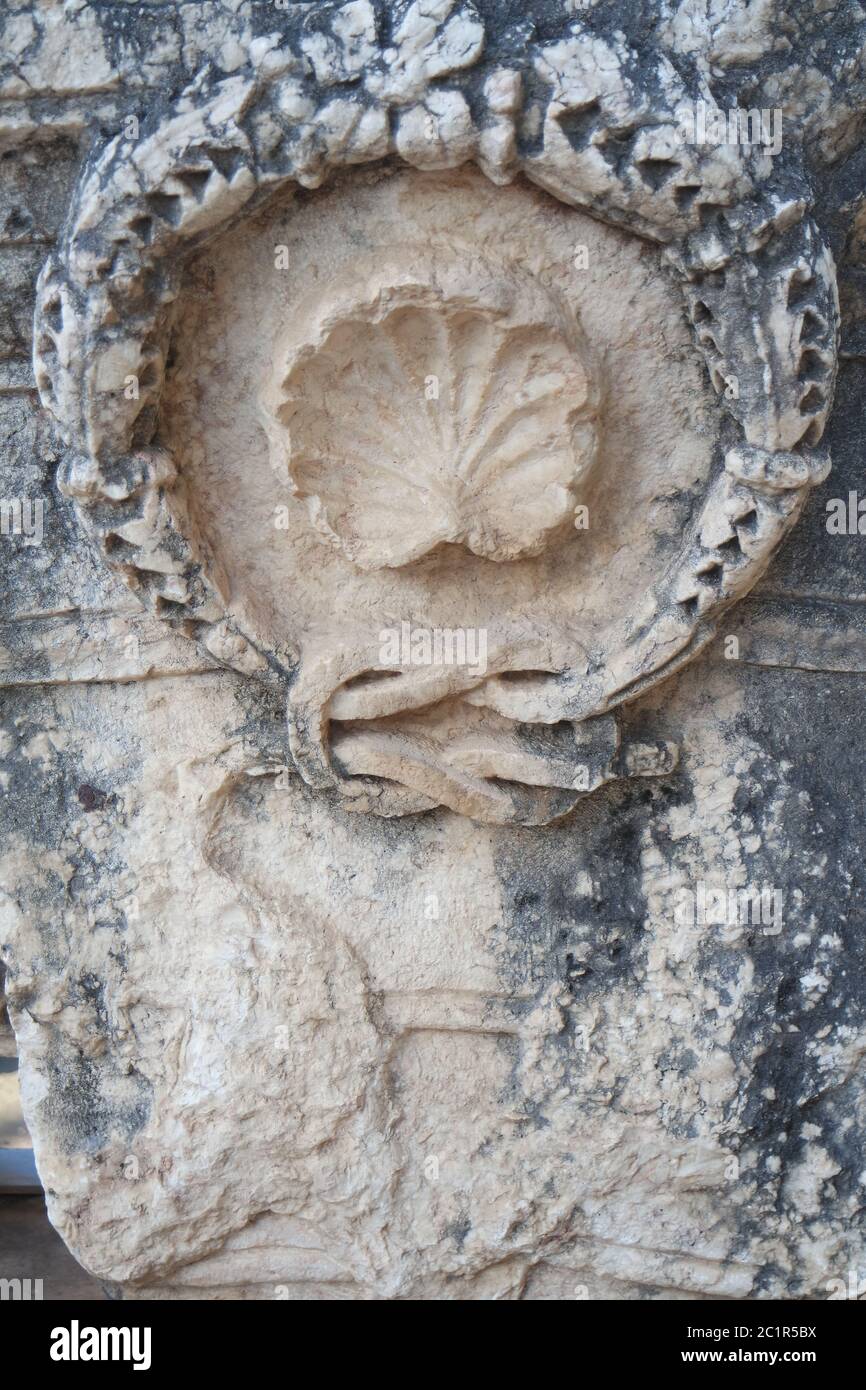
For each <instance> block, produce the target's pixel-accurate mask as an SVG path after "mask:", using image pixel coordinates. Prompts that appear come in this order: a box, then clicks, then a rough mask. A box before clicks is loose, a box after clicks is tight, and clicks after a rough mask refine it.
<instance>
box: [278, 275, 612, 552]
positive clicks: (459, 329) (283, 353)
mask: <svg viewBox="0 0 866 1390" xmlns="http://www.w3.org/2000/svg"><path fill="white" fill-rule="evenodd" d="M262 407H263V416H264V420H265V425H266V428H267V430H268V435H269V439H270V445H271V462H272V465H273V466H274V468H275V470H276V471H277V472H279V473H282V474H283V475H284V476H285V475H286V474H287V475H288V479H289V481H290V483H291V486H292V490H293V492H294V493H295V495H296V496H298V497H302V498H305V499H306V501H307V507H308V511H309V515H310V518H311V520H312V522H313V524H314V526H315V527H316V528H317V530H318V531H319V532H320V533H321V534H322V535H323V536H325V537H326V538H327V539H328V540H329V541H330V542H331V543H332V544H334V545H336V546H338V547H339V548H340V549H341V550H342V551H343V552H344V553H345V554H346V555H347V556H348V557H349V559H350V560H351V561H352V562H353V563H354V564H355V565H356V566H357V567H358V568H360V569H363V570H371V569H379V568H382V567H397V566H400V565H405V564H408V563H410V562H411V561H413V560H417V559H419V558H420V557H421V556H423V555H425V554H427V553H428V552H429V551H431V550H432V549H434V547H436V546H439V545H442V544H443V543H446V542H447V543H450V544H462V545H464V546H466V547H467V548H468V549H469V550H471V551H473V552H474V553H475V554H476V555H480V556H484V557H485V558H487V559H489V560H513V559H516V558H518V557H520V556H528V555H536V554H538V553H539V552H540V551H541V550H542V549H543V548H544V546H545V545H546V543H547V541H548V539H549V537H550V536H551V535H552V534H553V533H555V532H558V531H560V530H563V529H564V528H566V527H568V526H570V525H572V524H573V519H574V508H575V505H576V502H577V500H578V499H577V495H576V488H577V485H578V484H579V483H580V482H581V480H582V479H584V478H585V476H586V474H587V472H588V470H589V469H590V467H591V466H592V463H593V460H594V457H595V454H596V446H597V419H598V411H599V385H598V375H597V372H596V371H595V369H594V368H593V366H592V363H591V354H590V351H589V348H588V345H587V344H586V342H585V340H584V338H583V335H582V333H581V330H580V327H579V324H578V323H577V321H576V318H575V316H574V313H573V311H571V310H569V309H568V308H567V306H566V305H565V304H564V303H561V302H560V301H558V300H557V299H556V298H554V296H553V295H552V294H551V293H550V292H548V291H547V290H546V289H545V288H544V287H543V286H542V285H540V284H539V283H538V282H536V281H533V280H531V279H530V278H529V277H527V276H524V275H522V274H520V273H518V272H516V271H512V270H511V269H510V268H505V267H500V266H493V265H491V264H490V263H489V262H487V261H481V260H480V259H479V258H477V257H472V258H467V259H466V260H463V261H456V260H454V259H449V258H445V257H442V256H439V257H436V256H434V255H430V254H429V253H428V252H426V251H425V250H423V249H420V250H419V251H418V253H417V254H415V255H411V254H408V253H407V254H406V255H404V256H403V257H401V258H391V259H389V261H388V263H387V264H385V265H382V264H381V263H380V264H379V265H378V267H377V268H376V269H374V270H371V271H370V272H369V273H367V274H365V275H359V274H358V273H357V271H356V273H355V275H354V277H353V280H352V282H351V283H346V282H345V281H344V282H343V283H342V284H337V285H331V286H330V287H329V288H328V290H327V291H326V292H325V293H324V294H321V295H320V296H318V297H317V299H316V300H315V301H314V302H312V303H310V302H308V304H307V306H306V307H305V310H304V311H303V312H302V313H301V315H300V316H299V319H298V321H297V322H296V324H295V326H294V328H293V331H292V334H291V335H290V337H289V339H288V341H286V342H284V343H283V344H282V346H281V350H280V352H279V354H278V365H277V372H276V375H275V379H274V380H273V381H272V382H271V383H270V384H269V386H268V388H267V389H266V391H265V393H264V395H263V398H262Z"/></svg>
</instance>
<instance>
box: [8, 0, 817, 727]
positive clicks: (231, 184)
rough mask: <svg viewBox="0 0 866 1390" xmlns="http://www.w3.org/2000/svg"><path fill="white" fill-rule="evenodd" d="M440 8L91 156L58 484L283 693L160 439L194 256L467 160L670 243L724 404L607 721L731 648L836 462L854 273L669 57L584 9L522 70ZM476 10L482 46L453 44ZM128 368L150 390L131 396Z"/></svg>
mask: <svg viewBox="0 0 866 1390" xmlns="http://www.w3.org/2000/svg"><path fill="white" fill-rule="evenodd" d="M356 8H357V7H356ZM410 8H411V7H410ZM415 8H417V7H415ZM439 12H441V15H440V14H439ZM337 13H338V15H339V13H341V12H339V11H338V12H337ZM431 15H433V19H431V20H430V23H429V24H428V25H427V28H426V29H425V30H424V35H426V40H425V43H420V42H419V41H418V40H417V36H415V38H414V39H413V36H412V35H411V34H409V36H408V38H407V39H406V40H405V42H404V44H403V48H405V49H406V54H403V51H402V49H401V50H400V51H399V52H397V51H395V50H394V49H393V48H389V49H387V50H385V49H383V47H382V46H381V45H380V44H379V42H378V40H377V38H376V33H375V27H372V28H371V29H370V31H369V32H368V33H366V34H363V35H362V40H363V41H361V40H358V38H357V35H356V36H355V37H354V39H353V42H352V45H350V47H349V48H347V47H346V46H345V44H344V45H343V47H342V48H341V47H340V44H339V42H338V41H337V37H334V40H333V44H332V51H327V52H325V53H324V55H323V52H313V53H312V55H311V52H310V50H309V46H308V45H305V43H304V42H299V41H298V40H297V39H293V40H291V41H286V42H285V46H283V47H281V46H280V41H281V36H279V35H273V36H270V37H269V38H266V39H258V40H256V41H254V43H253V44H252V46H251V50H250V61H249V64H248V66H247V67H246V68H245V69H244V70H242V71H240V72H238V73H236V74H234V75H233V76H231V77H229V78H223V79H218V78H216V77H215V76H214V75H212V74H211V73H209V72H207V71H206V72H204V73H202V74H201V75H200V76H199V78H198V79H197V80H196V81H195V83H193V84H192V86H191V87H190V88H188V89H187V90H186V91H184V92H183V93H182V94H181V96H180V97H179V98H178V100H177V101H176V102H175V104H174V106H173V107H172V108H170V110H169V111H168V112H167V113H166V114H165V115H164V117H163V118H159V116H157V117H156V118H155V120H154V125H153V128H152V129H144V130H143V131H142V132H141V134H140V135H139V137H138V139H128V138H126V137H125V136H124V135H118V136H117V137H116V138H115V139H113V140H112V141H110V142H109V143H108V144H107V145H106V146H104V148H102V149H101V150H99V151H98V152H97V154H96V156H95V158H93V159H92V160H91V161H90V162H89V163H88V165H87V166H86V167H85V169H84V171H83V173H82V176H81V178H80V180H79V183H78V187H77V189H76V192H75V195H74V199H73V202H72V206H71V210H70V215H69V218H68V220H67V223H66V226H65V229H64V233H63V235H62V237H61V239H60V241H59V244H58V246H57V248H56V250H55V252H54V253H53V254H52V256H51V257H50V258H49V260H48V262H47V263H46V265H45V266H44V268H43V270H42V273H41V275H40V278H39V284H38V288H37V306H36V316H35V335H34V359H35V367H36V379H37V385H38V389H39V392H40V397H41V400H42V402H43V405H44V406H45V407H46V409H47V410H48V411H50V413H51V414H52V416H53V417H54V419H55V420H56V422H57V424H58V426H59V429H60V432H61V434H62V436H63V438H64V440H65V442H66V444H67V445H68V449H69V452H68V454H67V456H66V457H65V460H64V463H63V465H62V471H61V486H62V488H63V490H64V491H65V492H66V493H67V494H69V495H70V496H71V497H73V498H74V499H75V502H76V505H77V509H78V511H79V514H80V516H81V518H82V520H83V522H84V523H85V525H86V526H87V527H88V529H89V530H90V532H91V533H92V534H93V535H94V537H95V539H96V541H97V544H98V546H99V548H100V549H101V551H102V554H103V555H104V557H105V559H106V560H107V562H108V563H109V564H110V565H111V566H113V567H114V568H116V569H117V570H119V571H120V572H121V573H122V574H123V576H124V577H125V579H126V580H127V582H128V583H130V584H131V585H132V586H133V588H134V589H135V590H136V592H137V593H138V594H139V596H140V597H141V598H142V599H143V600H145V601H146V602H149V604H150V605H151V606H152V607H153V608H154V610H155V611H156V612H157V614H159V615H160V616H161V617H163V618H165V619H166V620H168V621H172V622H175V623H177V624H178V625H179V627H180V628H181V630H182V631H183V632H184V633H185V634H186V635H188V636H189V637H191V638H194V639H196V640H198V641H200V642H202V643H203V645H204V646H205V647H206V649H207V650H208V651H209V652H210V654H211V655H212V656H214V657H215V658H216V659H217V660H219V661H220V662H222V663H223V664H225V665H226V666H228V667H230V668H233V669H236V670H239V671H242V672H244V673H245V674H248V675H253V676H256V677H257V678H259V679H263V680H267V681H274V682H276V683H277V684H279V685H280V686H285V685H287V684H288V683H289V682H290V681H291V678H292V674H293V670H294V665H295V657H294V654H293V653H292V652H290V651H273V650H269V649H268V648H267V647H266V645H265V644H264V643H263V642H262V641H261V640H260V638H258V637H257V635H256V634H254V633H246V632H241V631H240V630H239V628H238V626H237V624H236V622H235V621H234V619H233V618H232V617H231V616H230V615H229V614H228V611H227V602H226V597H225V593H226V589H225V585H224V583H223V582H222V580H221V577H220V574H219V567H218V564H217V562H216V560H215V557H213V556H212V555H211V554H209V553H208V549H207V545H206V541H205V539H204V538H203V537H202V536H200V535H198V534H197V533H196V531H195V529H194V527H193V526H192V525H191V523H190V520H189V518H188V516H187V515H186V512H185V509H184V505H183V500H182V490H181V489H179V488H178V487H177V481H178V475H177V469H176V467H175V464H174V462H173V460H172V459H171V458H170V457H169V456H168V455H167V453H166V452H165V451H164V450H162V449H160V448H159V447H156V446H155V445H154V443H153V437H154V432H155V428H156V423H157V414H158V406H159V399H160V392H161V388H162V384H163V380H164V374H165V360H166V351H167V339H168V333H169V325H170V311H171V306H172V303H173V301H174V300H175V299H176V297H177V295H178V292H179V287H180V280H181V273H182V269H183V265H184V262H185V260H186V258H187V257H188V256H189V255H190V254H191V253H192V252H194V251H196V250H198V249H199V248H200V247H201V246H202V245H203V244H204V243H205V242H206V241H207V240H208V239H209V238H211V237H214V236H215V235H217V234H219V233H220V232H222V231H223V230H225V229H226V228H228V227H230V226H231V225H232V224H233V223H235V222H236V221H238V220H239V219H241V218H243V217H245V216H248V215H249V214H250V213H252V212H253V211H255V210H256V209H257V208H258V207H260V206H261V205H262V203H263V202H264V201H265V200H266V199H268V198H270V197H271V196H272V195H273V193H274V192H275V191H276V190H279V189H280V188H283V187H289V186H291V185H293V184H296V185H300V186H302V187H306V188H315V187H317V186H319V185H320V184H321V183H322V181H323V180H324V178H325V177H326V175H327V174H328V173H329V171H331V170H338V169H341V168H345V167H347V166H350V165H355V164H361V163H367V162H372V161H381V160H383V159H386V158H388V157H396V158H397V159H399V160H402V161H403V162H404V163H406V164H408V165H410V166H414V167H416V168H419V169H434V168H435V169H446V168H452V167H457V166H458V165H460V164H462V163H465V162H466V161H467V160H472V161H474V162H475V163H477V164H478V166H479V167H480V168H481V169H482V170H483V171H484V172H485V174H487V176H488V177H489V178H491V180H492V181H493V182H494V183H499V184H503V183H507V182H509V181H511V180H512V179H513V178H514V177H516V176H517V175H518V174H523V175H524V176H525V177H527V178H528V179H530V180H531V181H532V182H534V183H535V184H537V185H538V186H540V187H541V188H543V189H545V190H546V191H548V192H549V193H551V194H552V195H553V196H554V197H556V198H558V199H560V200H561V201H563V202H565V203H567V204H569V205H571V206H575V207H579V208H581V209H583V210H585V211H586V212H588V213H589V214H591V215H593V216H595V217H597V218H598V219H600V220H602V221H605V222H608V223H610V224H612V225H615V226H618V227H620V228H623V229H625V230H627V231H630V232H632V233H634V234H637V235H639V236H641V237H644V238H648V239H650V240H652V241H654V242H655V243H657V244H658V245H659V246H660V248H661V254H662V256H663V257H664V259H665V260H666V262H667V263H668V264H669V265H670V266H671V267H673V269H674V271H675V272H676V274H677V275H678V277H679V279H680V280H681V283H682V287H683V292H684V296H685V301H686V305H687V308H688V312H689V316H690V319H691V322H692V324H693V326H694V333H695V339H696V342H697V346H698V348H699V349H700V351H701V352H702V353H703V355H704V358H705V360H706V363H707V368H708V371H709V375H710V380H711V382H712V384H713V385H714V387H715V388H716V390H717V391H719V392H720V393H721V394H722V396H723V399H724V404H725V406H726V407H727V410H728V412H729V416H730V425H731V438H730V440H729V441H727V442H726V446H725V448H724V450H723V451H722V452H723V455H724V457H723V458H720V466H719V468H718V471H717V473H716V475H715V476H714V478H713V480H712V481H711V484H710V486H709V488H708V491H707V494H706V497H705V499H704V503H703V506H702V508H701V510H700V513H699V515H698V516H697V518H696V520H695V522H694V524H693V526H692V528H691V531H690V532H689V534H688V535H687V536H686V537H685V538H684V541H683V545H682V548H681V551H680V553H679V555H678V557H677V559H676V561H675V562H674V564H673V565H672V566H671V567H670V568H669V569H668V571H667V572H666V573H665V574H664V575H663V576H662V577H661V579H660V581H659V583H658V585H657V586H656V588H655V590H654V591H653V592H652V593H651V594H650V595H649V596H648V600H647V604H646V606H645V609H644V611H643V612H642V613H641V614H640V615H639V617H636V618H635V621H634V623H633V627H632V632H631V635H630V638H629V641H628V643H627V646H626V648H625V649H624V650H623V651H622V652H620V653H618V654H617V657H616V660H615V661H614V662H612V663H611V665H610V668H609V669H607V670H606V671H605V672H604V673H603V679H602V680H601V682H600V684H599V690H598V701H597V704H596V706H595V708H594V710H593V711H592V713H601V712H603V711H605V710H608V709H610V708H612V707H613V706H615V705H617V704H619V703H621V702H622V701H624V700H627V699H631V698H633V697H634V696H635V695H637V694H638V693H640V692H641V691H642V690H644V689H646V688H647V687H648V686H650V685H653V684H655V683H657V682H658V681H659V680H660V679H662V678H663V677H665V676H667V675H668V674H670V673H671V672H672V671H674V670H675V669H677V668H678V667H679V666H681V665H683V664H684V663H685V662H687V661H688V660H690V659H691V657H692V656H694V654H695V653H696V652H697V651H698V650H699V649H700V648H701V647H702V646H703V645H704V644H705V643H706V642H707V641H709V640H710V639H711V638H712V636H713V634H714V631H715V623H716V620H717V619H718V618H719V616H720V615H721V614H722V613H723V612H724V611H725V609H726V608H727V607H728V606H729V605H730V604H731V603H733V602H735V601H736V600H737V599H738V598H740V597H741V596H742V595H743V594H745V593H746V592H747V591H748V590H749V589H750V588H751V587H752V585H753V584H754V583H755V582H756V580H757V579H758V578H759V577H760V575H761V574H762V573H763V571H764V569H765V568H766V566H767V563H768V562H769V559H770V557H771V555H772V553H773V552H774V550H775V549H776V547H777V546H778V545H779V543H780V542H781V540H782V539H783V537H784V535H785V534H786V533H787V531H788V530H789V529H790V527H791V526H792V525H793V524H794V522H795V521H796V519H797V517H798V516H799V513H800V511H801V509H802V506H803V503H804V501H805V498H806V496H807V494H808V491H809V489H810V487H811V486H812V485H813V484H814V483H816V482H817V481H819V480H821V479H822V478H823V477H824V476H826V472H827V470H828V468H829V461H828V459H827V457H826V455H825V454H823V453H822V452H820V451H819V450H818V449H817V445H818V443H819V441H820V438H821V434H822V432H823V428H824V424H825V422H826V418H827V415H828V412H829V410H830V406H831V403H832V397H833V389H834V384H835V374H836V362H837V347H838V344H837V336H838V300H837V292H836V280H835V269H834V266H833V261H832V257H831V255H830V252H829V250H828V248H827V247H826V246H825V245H824V244H823V242H822V240H821V237H820V234H819V232H818V229H817V227H816V226H815V224H814V223H813V222H812V221H811V220H810V218H809V217H808V215H807V208H808V185H807V183H806V180H805V177H804V175H803V173H802V170H801V169H799V167H798V166H797V163H796V161H795V160H791V159H789V160H787V161H786V163H785V166H784V168H783V169H782V170H781V171H779V170H778V169H777V168H775V167H774V166H773V164H772V161H771V160H770V159H769V156H767V155H766V153H764V152H763V151H762V150H761V149H760V148H755V147H739V146H737V147H730V146H728V147H726V148H725V149H724V150H723V151H720V150H719V149H716V148H712V147H706V146H697V145H689V144H687V143H683V141H682V139H681V138H680V131H681V123H682V121H683V119H684V116H687V115H688V113H689V111H690V109H691V110H693V109H694V101H696V100H707V101H710V102H711V100H712V98H711V97H710V96H709V95H708V93H706V92H698V93H690V92H688V91H687V90H686V88H685V86H684V84H683V81H682V79H681V78H680V76H679V74H678V73H677V72H676V71H675V70H674V69H673V67H672V66H671V65H670V63H669V61H668V60H667V58H666V57H665V56H664V55H662V54H661V53H658V52H653V51H652V50H651V49H649V48H648V49H646V50H644V51H642V52H641V54H638V53H636V52H634V51H631V50H629V49H628V48H626V47H625V46H624V45H622V44H617V42H615V41H613V40H611V41H608V40H607V39H603V38H601V37H600V36H599V35H598V34H596V33H593V32H592V30H591V29H590V28H588V27H587V26H586V25H583V24H581V23H575V24H573V25H572V26H571V28H570V31H569V34H568V35H567V37H566V38H564V39H562V40H560V41H559V42H557V43H555V44H552V45H547V46H545V45H544V44H531V45H528V46H527V50H526V57H525V62H524V64H523V66H522V68H521V69H520V70H518V69H516V68H504V67H502V66H501V65H496V64H495V63H488V62H486V61H485V60H484V58H483V56H482V55H483V39H484V35H483V25H481V22H480V20H479V19H478V16H477V13H476V12H475V11H474V9H473V7H472V5H471V4H468V3H465V4H459V5H457V6H455V5H454V4H453V3H439V4H436V5H434V6H433V7H432V10H431ZM437 16H439V18H438V19H437ZM428 18H429V17H428ZM434 20H436V23H435V24H434V25H433V29H434V31H435V32H434V31H431V30H430V24H433V21H434ZM446 20H447V22H445V21H446ZM440 21H441V22H440ZM458 21H459V23H460V24H462V25H463V29H464V30H465V34H468V35H470V37H471V40H472V41H471V42H469V41H467V42H466V43H463V44H458V43H456V42H455V30H454V25H455V24H456V23H457V22H458ZM333 32H334V35H335V36H338V32H339V31H338V28H337V27H336V26H335V28H334V31H333ZM431 33H432V37H431ZM464 37H465V35H464ZM413 44H414V47H413ZM359 45H360V46H359ZM359 53H360V54H361V56H360V57H359V56H358V55H359ZM395 54H396V56H395ZM404 59H405V61H404ZM347 64H348V67H347ZM470 82H471V84H472V85H471V91H472V98H473V99H472V102H471V104H470V102H469V101H468V100H467V97H466V94H465V92H464V89H465V90H466V91H468V90H469V89H468V86H467V85H466V84H467V83H470ZM539 91H541V92H542V93H543V98H542V100H541V101H539V95H538V94H539ZM530 94H531V95H530ZM129 374H134V375H135V376H136V377H137V379H138V381H139V398H138V399H137V400H129V399H127V398H126V396H125V394H124V391H123V389H122V386H123V382H124V379H125V378H126V377H127V376H128V375H129ZM732 377H733V378H736V381H737V385H738V391H737V393H736V394H734V395H731V393H730V392H728V391H726V384H727V383H728V382H730V380H731V378H732ZM729 395H731V398H730V399H729V398H728V396H729Z"/></svg>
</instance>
